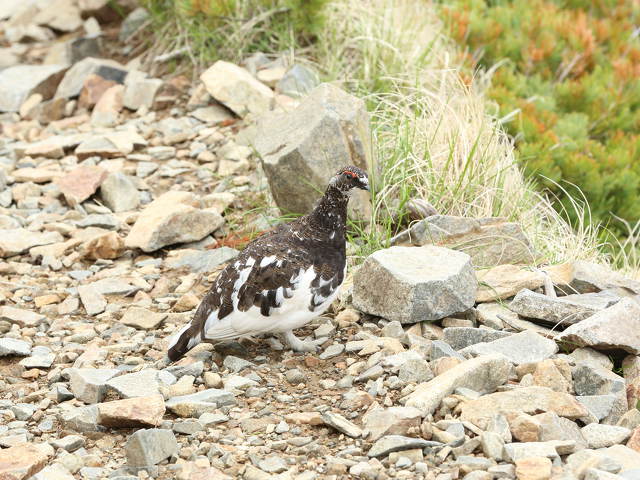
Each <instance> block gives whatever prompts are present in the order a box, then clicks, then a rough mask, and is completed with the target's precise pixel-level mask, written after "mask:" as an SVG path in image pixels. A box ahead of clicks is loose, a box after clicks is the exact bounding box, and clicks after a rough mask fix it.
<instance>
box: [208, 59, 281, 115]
mask: <svg viewBox="0 0 640 480" xmlns="http://www.w3.org/2000/svg"><path fill="white" fill-rule="evenodd" d="M200 80H202V83H203V84H204V86H205V87H206V89H207V91H208V92H209V94H210V95H211V96H212V97H213V98H215V99H216V100H217V101H219V102H220V103H222V104H223V105H224V106H226V107H227V108H229V109H230V110H232V111H233V112H235V113H236V114H237V115H238V116H240V117H245V116H246V115H247V114H249V113H250V114H253V115H260V114H263V113H265V112H267V111H268V110H270V109H271V105H272V103H273V97H274V95H273V92H272V91H271V89H270V88H269V87H267V86H266V85H264V84H263V83H261V82H259V81H258V80H256V79H255V78H254V77H253V76H252V75H251V74H250V73H249V72H248V71H247V70H245V69H244V68H242V67H239V66H237V65H234V64H232V63H229V62H224V61H221V60H219V61H217V62H216V63H214V64H213V65H212V66H211V67H209V68H208V69H207V70H206V71H205V72H204V73H203V74H202V75H200Z"/></svg>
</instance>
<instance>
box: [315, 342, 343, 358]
mask: <svg viewBox="0 0 640 480" xmlns="http://www.w3.org/2000/svg"><path fill="white" fill-rule="evenodd" d="M342 352H344V344H343V343H334V344H333V345H329V346H328V347H327V348H326V349H325V351H324V352H322V353H321V354H320V359H321V360H329V359H331V358H334V357H337V356H338V355H340V354H341V353H342Z"/></svg>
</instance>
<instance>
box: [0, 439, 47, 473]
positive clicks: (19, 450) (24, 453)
mask: <svg viewBox="0 0 640 480" xmlns="http://www.w3.org/2000/svg"><path fill="white" fill-rule="evenodd" d="M52 453H53V452H52ZM47 461H48V455H47V454H46V453H44V450H43V449H41V448H38V446H37V445H34V444H30V443H27V444H23V445H16V446H14V447H10V448H3V449H0V478H2V480H26V479H28V478H30V477H31V476H32V475H35V474H36V473H38V472H39V471H40V470H42V468H44V466H45V465H46V464H47Z"/></svg>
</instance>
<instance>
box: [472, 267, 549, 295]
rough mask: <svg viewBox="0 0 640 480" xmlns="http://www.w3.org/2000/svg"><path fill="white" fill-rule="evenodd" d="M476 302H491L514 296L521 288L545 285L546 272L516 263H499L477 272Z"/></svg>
mask: <svg viewBox="0 0 640 480" xmlns="http://www.w3.org/2000/svg"><path fill="white" fill-rule="evenodd" d="M476 278H477V279H478V292H477V293H476V302H491V301H494V300H502V299H505V298H509V297H513V296H514V295H515V294H517V293H518V292H519V291H520V290H523V289H528V290H535V289H537V288H540V287H541V286H542V285H544V278H545V276H544V274H542V273H540V272H532V271H531V270H526V269H524V268H522V267H518V266H515V265H499V266H497V267H494V268H491V269H488V270H479V271H477V272H476Z"/></svg>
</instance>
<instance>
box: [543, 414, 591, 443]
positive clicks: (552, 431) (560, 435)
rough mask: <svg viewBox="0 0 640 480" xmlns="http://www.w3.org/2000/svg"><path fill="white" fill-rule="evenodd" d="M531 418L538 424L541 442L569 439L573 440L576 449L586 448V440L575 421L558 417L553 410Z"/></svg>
mask: <svg viewBox="0 0 640 480" xmlns="http://www.w3.org/2000/svg"><path fill="white" fill-rule="evenodd" d="M533 418H534V419H535V420H536V421H537V422H538V424H539V425H540V431H539V436H538V439H539V440H540V441H541V442H549V441H552V440H569V441H573V442H575V445H576V450H581V449H583V448H587V441H586V440H585V439H584V436H583V435H582V432H581V431H580V427H579V426H578V425H577V424H576V423H575V422H573V421H571V420H569V419H567V418H563V417H559V416H558V415H557V414H556V413H555V412H546V413H541V414H539V415H535V416H534V417H533Z"/></svg>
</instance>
